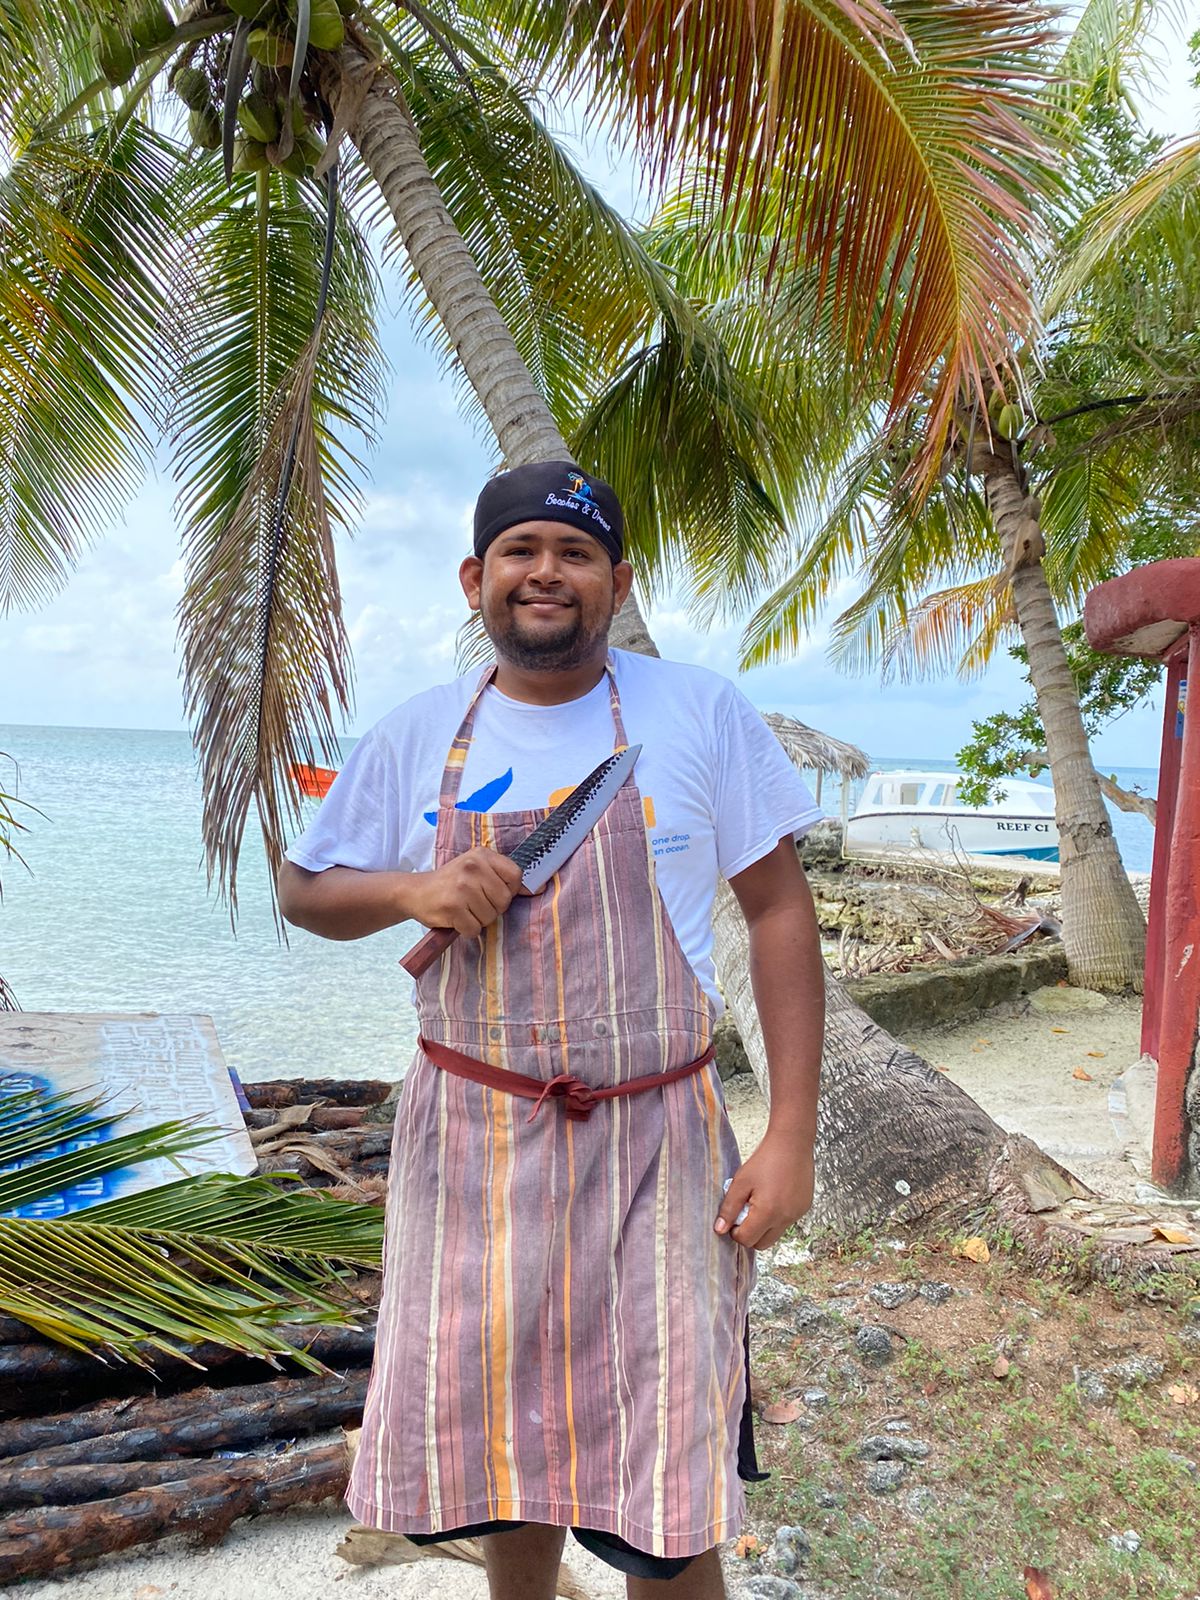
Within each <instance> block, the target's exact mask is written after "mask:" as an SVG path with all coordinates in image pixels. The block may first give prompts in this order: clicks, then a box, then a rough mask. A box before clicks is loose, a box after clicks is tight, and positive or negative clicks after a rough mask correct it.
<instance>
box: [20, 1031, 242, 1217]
mask: <svg viewBox="0 0 1200 1600" xmlns="http://www.w3.org/2000/svg"><path fill="white" fill-rule="evenodd" d="M31 1089H45V1090H48V1091H50V1092H52V1093H66V1094H70V1095H73V1096H78V1097H79V1098H80V1099H81V1100H82V1099H90V1098H92V1097H94V1096H95V1095H97V1094H102V1095H103V1096H104V1097H105V1103H106V1108H112V1109H117V1110H128V1111H129V1115H128V1116H127V1117H124V1118H122V1120H121V1121H120V1123H118V1124H117V1125H116V1126H115V1127H114V1128H109V1129H104V1130H101V1131H100V1132H98V1133H96V1134H94V1135H89V1136H88V1137H87V1140H86V1142H87V1143H90V1144H96V1143H99V1142H101V1141H102V1140H104V1139H108V1138H111V1137H112V1136H113V1134H114V1133H132V1132H135V1131H136V1130H137V1129H139V1128H148V1127H151V1126H152V1125H153V1124H154V1123H156V1122H171V1121H178V1120H194V1121H195V1122H197V1123H202V1124H203V1125H204V1126H205V1127H216V1128H220V1129H221V1130H222V1133H221V1136H220V1137H219V1138H217V1139H213V1140H212V1141H211V1142H210V1143H208V1144H204V1145H201V1146H200V1147H199V1148H198V1149H196V1150H191V1151H188V1152H186V1153H185V1154H183V1155H181V1156H177V1157H175V1158H174V1159H173V1160H170V1161H168V1160H165V1159H164V1160H158V1161H147V1162H142V1163H139V1164H138V1165H137V1166H136V1167H123V1168H121V1169H120V1170H118V1171H116V1172H106V1173H103V1174H102V1175H101V1176H99V1177H96V1178H89V1179H87V1180H86V1181H85V1182H82V1183H77V1184H74V1185H72V1186H71V1187H70V1188H69V1189H65V1190H63V1192H62V1193H61V1194H59V1195H53V1196H48V1197H47V1198H46V1199H45V1200H41V1201H36V1202H34V1203H32V1204H30V1205H27V1206H22V1207H21V1208H20V1209H19V1210H18V1211H17V1212H16V1213H14V1214H15V1215H17V1216H21V1217H40V1218H51V1217H63V1216H68V1215H70V1214H71V1213H73V1212H77V1211H83V1210H85V1209H86V1208H87V1207H88V1206H94V1205H99V1204H100V1203H101V1202H102V1201H104V1200H115V1199H116V1198H117V1196H118V1195H120V1196H124V1195H129V1194H137V1193H139V1192H140V1191H141V1190H143V1189H154V1188H157V1187H158V1186H159V1185H160V1184H164V1183H174V1182H176V1181H177V1180H178V1179H179V1178H180V1177H182V1176H184V1175H185V1174H187V1175H194V1174H196V1173H202V1172H230V1173H236V1174H239V1175H243V1176H244V1175H248V1174H250V1173H252V1172H254V1171H255V1170H256V1167H257V1161H256V1159H255V1155H254V1150H253V1148H252V1146H251V1144H250V1138H249V1135H248V1134H247V1132H246V1126H245V1123H244V1121H243V1119H242V1108H241V1105H240V1104H239V1094H240V1089H239V1087H238V1086H237V1085H236V1080H235V1079H234V1078H233V1077H232V1075H231V1074H230V1071H229V1068H228V1067H227V1066H226V1064H225V1061H224V1058H223V1057H222V1055H221V1047H220V1045H219V1044H218V1042H217V1033H216V1029H215V1028H214V1027H213V1024H212V1018H211V1017H203V1016H161V1015H159V1014H157V1013H155V1012H149V1011H146V1012H132V1013H131V1012H63V1011H12V1012H4V1013H0V1096H3V1095H8V1094H20V1093H23V1092H26V1091H28V1090H31ZM82 1142H84V1141H76V1142H74V1143H73V1142H71V1141H69V1140H67V1141H64V1142H63V1143H62V1144H61V1145H56V1146H55V1147H54V1150H53V1151H52V1152H46V1153H52V1154H59V1153H61V1152H66V1151H70V1150H76V1149H79V1148H80V1147H81V1144H82ZM25 1164H26V1163H18V1165H25ZM0 1170H5V1171H12V1170H14V1169H13V1168H12V1167H9V1168H4V1169H0Z"/></svg>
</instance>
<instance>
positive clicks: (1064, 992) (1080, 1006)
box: [1029, 984, 1108, 1017]
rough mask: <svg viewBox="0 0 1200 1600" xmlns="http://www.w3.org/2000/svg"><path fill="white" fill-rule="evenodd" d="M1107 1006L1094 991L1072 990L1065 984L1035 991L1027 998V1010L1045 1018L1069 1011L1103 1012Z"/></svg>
mask: <svg viewBox="0 0 1200 1600" xmlns="http://www.w3.org/2000/svg"><path fill="white" fill-rule="evenodd" d="M1107 1004H1108V1001H1107V1000H1106V999H1105V997H1104V996H1103V995H1102V994H1097V993H1096V991H1095V990H1094V989H1072V988H1069V987H1068V986H1067V985H1065V984H1062V985H1060V984H1056V985H1055V986H1054V988H1052V989H1035V990H1034V992H1033V993H1032V994H1031V995H1030V996H1029V1009H1030V1010H1031V1011H1038V1012H1041V1014H1042V1015H1043V1016H1047V1017H1061V1016H1064V1015H1065V1014H1066V1013H1067V1012H1070V1011H1103V1010H1104V1008H1105V1006H1106V1005H1107Z"/></svg>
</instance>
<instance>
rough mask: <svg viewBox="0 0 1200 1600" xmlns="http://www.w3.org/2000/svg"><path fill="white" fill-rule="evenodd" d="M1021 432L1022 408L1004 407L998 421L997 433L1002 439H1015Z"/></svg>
mask: <svg viewBox="0 0 1200 1600" xmlns="http://www.w3.org/2000/svg"><path fill="white" fill-rule="evenodd" d="M1020 431H1021V408H1020V406H1002V407H1001V409H1000V415H999V417H998V418H997V419H996V432H997V433H998V434H999V435H1000V437H1001V438H1002V439H1015V438H1016V437H1017V434H1018V433H1020Z"/></svg>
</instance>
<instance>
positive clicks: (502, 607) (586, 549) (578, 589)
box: [459, 522, 633, 672]
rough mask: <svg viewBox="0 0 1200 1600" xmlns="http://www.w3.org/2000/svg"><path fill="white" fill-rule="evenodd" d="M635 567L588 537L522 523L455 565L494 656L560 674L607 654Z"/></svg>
mask: <svg viewBox="0 0 1200 1600" xmlns="http://www.w3.org/2000/svg"><path fill="white" fill-rule="evenodd" d="M632 577H633V574H632V570H631V569H630V567H629V565H628V563H627V562H624V561H621V562H618V564H617V565H616V566H614V565H613V563H612V562H611V560H610V559H609V556H608V552H607V551H606V550H605V548H604V546H603V545H602V544H600V543H599V541H598V540H596V539H593V538H592V536H591V535H590V534H587V533H583V532H580V531H577V530H576V529H574V528H571V527H568V526H567V525H566V524H565V523H561V522H522V523H518V524H517V526H516V527H513V528H508V529H506V530H505V532H504V533H502V534H500V536H499V537H498V538H497V539H495V540H493V542H492V543H491V544H490V545H489V546H488V548H487V550H486V551H485V552H484V557H483V560H482V561H480V559H479V558H478V557H477V556H468V557H467V559H466V560H465V561H464V562H463V564H462V566H461V568H460V569H459V578H460V580H461V582H462V586H463V592H464V594H465V595H466V597H467V600H468V603H469V604H470V606H471V608H472V610H479V611H481V612H482V614H483V625H484V628H485V629H486V630H487V634H488V637H489V638H490V639H491V641H492V643H493V644H494V645H495V647H496V653H497V654H498V655H499V656H501V657H502V658H503V659H505V660H507V661H510V662H512V663H513V665H514V666H518V667H523V668H525V669H526V670H528V671H535V672H536V671H542V672H564V671H569V670H571V669H572V668H574V667H578V666H582V665H583V664H584V663H585V662H587V661H589V660H591V659H593V658H594V657H595V656H597V655H600V654H602V653H603V652H604V650H605V649H606V647H607V643H608V630H609V626H610V624H611V623H612V619H613V616H614V614H615V612H616V611H617V610H618V609H619V608H620V606H621V605H622V604H623V602H624V600H625V598H626V596H627V595H628V594H629V587H630V583H631V582H632Z"/></svg>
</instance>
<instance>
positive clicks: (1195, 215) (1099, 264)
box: [1047, 135, 1200, 341]
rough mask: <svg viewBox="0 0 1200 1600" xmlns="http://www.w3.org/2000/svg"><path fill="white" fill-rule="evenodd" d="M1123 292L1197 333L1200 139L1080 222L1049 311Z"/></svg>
mask: <svg viewBox="0 0 1200 1600" xmlns="http://www.w3.org/2000/svg"><path fill="white" fill-rule="evenodd" d="M1084 294H1086V295H1087V296H1088V298H1089V300H1095V299H1096V298H1098V297H1099V298H1103V297H1105V296H1113V295H1120V296H1122V297H1123V298H1124V299H1125V300H1126V301H1129V300H1132V301H1133V302H1134V303H1135V305H1136V306H1137V307H1138V316H1139V321H1141V322H1143V323H1152V324H1153V327H1154V332H1155V333H1156V335H1157V338H1158V340H1159V341H1161V340H1162V338H1163V337H1164V335H1168V334H1169V332H1170V329H1171V326H1172V325H1174V326H1175V327H1176V328H1179V329H1180V330H1181V331H1183V330H1194V328H1195V324H1196V312H1197V307H1198V305H1200V135H1196V136H1195V137H1192V138H1188V139H1183V140H1181V141H1179V142H1178V143H1176V144H1174V145H1172V146H1170V147H1169V148H1168V149H1167V150H1165V151H1163V153H1162V155H1160V156H1159V157H1158V159H1157V160H1156V161H1154V162H1153V163H1152V164H1151V166H1150V167H1149V168H1148V169H1147V171H1145V172H1144V173H1142V174H1141V175H1140V176H1139V177H1137V178H1135V179H1134V180H1133V182H1132V183H1130V184H1129V185H1128V186H1127V187H1126V188H1125V189H1123V190H1121V191H1120V192H1119V193H1118V194H1115V195H1113V196H1112V197H1111V199H1109V200H1106V201H1104V202H1103V203H1102V204H1101V205H1099V206H1097V207H1096V209H1095V210H1094V211H1093V212H1092V213H1091V214H1090V216H1086V217H1085V218H1084V219H1083V223H1082V226H1081V229H1080V232H1079V237H1078V239H1077V241H1076V242H1075V245H1074V247H1073V249H1072V250H1071V251H1070V253H1069V255H1068V256H1067V258H1066V260H1065V261H1064V262H1063V263H1062V264H1061V267H1060V270H1059V272H1058V274H1057V276H1056V278H1055V280H1054V282H1053V283H1052V285H1051V286H1050V290H1049V294H1048V296H1047V313H1048V315H1050V316H1056V315H1059V314H1060V313H1062V312H1063V311H1064V310H1065V309H1066V308H1067V307H1069V306H1070V305H1071V303H1072V302H1073V301H1075V300H1076V299H1077V298H1078V297H1079V296H1081V295H1084Z"/></svg>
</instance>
